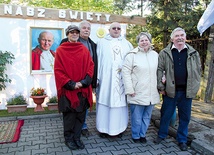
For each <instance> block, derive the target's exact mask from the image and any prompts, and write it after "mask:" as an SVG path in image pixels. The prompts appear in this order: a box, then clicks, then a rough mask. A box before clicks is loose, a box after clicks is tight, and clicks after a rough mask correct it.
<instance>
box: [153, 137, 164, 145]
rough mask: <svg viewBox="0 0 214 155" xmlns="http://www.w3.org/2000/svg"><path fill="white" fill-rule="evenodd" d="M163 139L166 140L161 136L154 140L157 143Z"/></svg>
mask: <svg viewBox="0 0 214 155" xmlns="http://www.w3.org/2000/svg"><path fill="white" fill-rule="evenodd" d="M162 140H164V139H162V138H160V137H157V138H156V139H155V140H154V143H155V144H160V142H161V141H162Z"/></svg>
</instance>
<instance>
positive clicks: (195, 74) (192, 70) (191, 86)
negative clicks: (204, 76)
mask: <svg viewBox="0 0 214 155" xmlns="http://www.w3.org/2000/svg"><path fill="white" fill-rule="evenodd" d="M172 45H173V44H172V43H170V44H169V45H168V46H167V47H166V48H164V49H163V50H161V51H160V53H159V57H158V70H157V80H158V82H157V83H158V89H159V90H160V91H166V93H167V96H169V97H172V98H174V97H175V77H174V62H173V57H172V53H171V47H172ZM186 46H187V54H188V56H187V88H186V97H187V98H194V97H195V96H196V94H197V92H198V89H199V87H200V79H201V61H200V56H199V53H198V52H197V51H196V50H195V49H194V48H193V47H192V46H190V45H189V44H186ZM163 71H165V75H166V83H165V84H163V83H162V77H163Z"/></svg>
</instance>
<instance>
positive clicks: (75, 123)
mask: <svg viewBox="0 0 214 155" xmlns="http://www.w3.org/2000/svg"><path fill="white" fill-rule="evenodd" d="M85 115H86V110H83V111H82V112H66V113H63V126H64V138H65V141H66V142H71V141H74V140H80V137H81V129H82V126H83V123H84V121H85Z"/></svg>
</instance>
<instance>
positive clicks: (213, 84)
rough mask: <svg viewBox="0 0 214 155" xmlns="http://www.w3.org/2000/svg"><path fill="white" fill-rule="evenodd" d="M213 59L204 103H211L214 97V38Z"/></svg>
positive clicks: (213, 43)
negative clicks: (213, 96)
mask: <svg viewBox="0 0 214 155" xmlns="http://www.w3.org/2000/svg"><path fill="white" fill-rule="evenodd" d="M211 46H212V47H211V59H210V65H209V74H208V80H207V87H206V91H205V98H204V102H206V103H210V102H211V100H212V95H213V87H214V38H213V41H212V45H211Z"/></svg>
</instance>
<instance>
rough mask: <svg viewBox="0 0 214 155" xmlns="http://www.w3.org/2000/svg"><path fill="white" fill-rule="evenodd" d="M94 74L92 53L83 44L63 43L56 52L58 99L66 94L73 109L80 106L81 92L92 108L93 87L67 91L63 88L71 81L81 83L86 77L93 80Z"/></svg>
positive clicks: (55, 68)
mask: <svg viewBox="0 0 214 155" xmlns="http://www.w3.org/2000/svg"><path fill="white" fill-rule="evenodd" d="M93 72H94V63H93V61H92V58H91V56H90V52H89V51H88V49H87V48H86V47H85V46H84V45H83V44H82V43H79V42H76V43H71V42H64V43H62V44H61V45H60V46H59V47H58V48H57V50H56V55H55V62H54V75H55V81H56V88H57V96H58V99H60V97H61V96H62V95H64V94H65V95H66V97H67V98H68V99H69V100H70V102H71V107H72V108H73V109H76V107H78V106H79V104H80V101H79V98H78V96H77V93H79V92H81V93H82V95H83V97H85V98H87V99H88V102H89V104H90V106H92V104H93V101H92V87H91V85H90V86H89V87H86V88H80V89H75V90H66V89H64V88H63V86H64V85H65V84H66V83H67V82H68V81H70V80H72V81H74V82H79V81H81V80H83V79H84V78H85V77H86V75H89V76H90V77H91V78H92V76H93Z"/></svg>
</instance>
